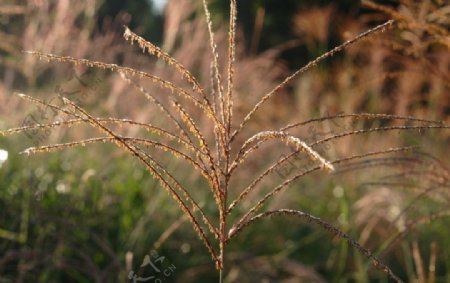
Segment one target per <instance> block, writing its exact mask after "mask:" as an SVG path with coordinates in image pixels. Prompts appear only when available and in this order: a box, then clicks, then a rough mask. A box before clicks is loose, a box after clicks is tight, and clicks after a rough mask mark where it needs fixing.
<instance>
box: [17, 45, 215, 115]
mask: <svg viewBox="0 0 450 283" xmlns="http://www.w3.org/2000/svg"><path fill="white" fill-rule="evenodd" d="M25 52H26V53H28V54H31V55H34V56H37V57H39V58H40V59H42V58H45V59H47V60H49V61H57V62H68V63H72V64H74V65H84V66H88V67H97V68H100V69H104V70H111V71H116V72H118V73H124V74H125V75H127V76H135V77H140V78H148V79H150V80H152V81H153V82H154V83H157V84H158V85H159V86H161V87H162V88H164V89H167V90H170V92H171V93H175V94H177V95H179V96H180V97H184V98H186V99H188V100H189V101H191V102H193V103H194V105H196V106H198V107H200V108H201V109H203V110H205V111H206V108H207V107H206V106H205V105H203V103H202V102H201V101H199V100H198V99H197V98H195V97H194V96H192V95H191V94H189V93H188V92H187V91H185V90H183V89H181V88H179V87H177V86H175V85H174V84H173V83H172V82H169V81H166V80H164V79H162V78H160V77H158V76H155V75H151V74H149V73H146V72H143V71H138V70H135V69H133V68H129V67H123V66H119V65H117V64H110V63H104V62H99V61H92V60H88V59H79V58H74V57H70V56H58V55H54V54H48V53H42V52H37V51H25ZM206 114H207V116H211V115H212V114H213V113H211V110H210V109H208V111H206Z"/></svg>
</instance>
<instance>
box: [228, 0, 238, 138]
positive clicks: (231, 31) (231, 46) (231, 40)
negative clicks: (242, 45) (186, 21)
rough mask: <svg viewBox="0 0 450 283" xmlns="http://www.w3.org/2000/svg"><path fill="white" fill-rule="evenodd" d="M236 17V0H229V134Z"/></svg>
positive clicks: (231, 110)
mask: <svg viewBox="0 0 450 283" xmlns="http://www.w3.org/2000/svg"><path fill="white" fill-rule="evenodd" d="M236 17H237V5H236V0H231V1H230V27H229V32H228V33H229V35H228V91H227V106H228V109H227V110H226V111H225V113H226V119H227V125H228V128H227V131H228V135H230V131H231V122H232V117H233V85H234V84H233V80H234V61H235V60H236Z"/></svg>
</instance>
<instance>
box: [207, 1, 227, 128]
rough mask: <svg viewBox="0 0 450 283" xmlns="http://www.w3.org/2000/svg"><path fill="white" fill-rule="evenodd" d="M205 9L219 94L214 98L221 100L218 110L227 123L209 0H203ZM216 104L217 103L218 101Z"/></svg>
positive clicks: (223, 120) (223, 121)
mask: <svg viewBox="0 0 450 283" xmlns="http://www.w3.org/2000/svg"><path fill="white" fill-rule="evenodd" d="M203 10H204V11H205V18H206V25H207V26H208V33H209V44H210V48H211V53H212V57H213V63H212V65H213V68H214V77H215V80H216V85H217V92H218V95H219V98H218V99H216V97H214V98H213V99H214V100H215V101H218V102H219V103H218V104H219V110H218V111H220V115H221V119H222V123H225V117H224V112H223V110H224V105H225V103H224V95H223V86H222V81H221V78H220V71H219V54H218V53H217V45H216V41H215V39H214V31H213V28H212V21H211V14H210V12H209V9H208V3H207V0H203ZM215 104H216V105H217V102H216V103H215Z"/></svg>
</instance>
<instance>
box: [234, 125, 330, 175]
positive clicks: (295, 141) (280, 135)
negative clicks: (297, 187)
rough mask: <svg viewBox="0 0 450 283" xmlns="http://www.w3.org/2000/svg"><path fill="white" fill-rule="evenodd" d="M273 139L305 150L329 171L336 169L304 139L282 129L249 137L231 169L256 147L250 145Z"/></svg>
mask: <svg viewBox="0 0 450 283" xmlns="http://www.w3.org/2000/svg"><path fill="white" fill-rule="evenodd" d="M271 139H279V140H282V141H284V142H286V143H287V144H288V145H293V146H295V148H296V149H297V150H298V151H303V152H305V153H306V154H307V155H308V156H309V157H310V158H311V159H312V160H314V161H319V162H320V163H321V164H322V167H323V169H325V170H328V171H334V167H333V165H331V164H330V162H328V161H327V160H326V159H325V158H323V157H322V156H320V154H319V153H317V151H315V150H313V149H312V148H311V147H310V146H308V145H307V144H306V143H305V142H304V141H302V140H300V139H299V138H297V137H294V136H292V135H290V134H288V133H285V132H281V131H266V132H261V133H258V134H256V135H254V136H253V137H251V138H250V139H248V140H247V141H246V142H245V143H244V145H243V146H242V147H241V149H240V150H239V153H238V154H237V157H236V158H235V161H234V162H233V165H232V166H231V170H233V169H234V168H235V167H236V166H238V164H239V163H241V162H242V161H243V160H244V159H245V157H246V156H247V155H248V154H249V153H251V152H252V151H253V150H254V149H255V148H254V147H251V148H250V149H248V147H249V145H251V144H253V143H254V142H257V141H266V140H271Z"/></svg>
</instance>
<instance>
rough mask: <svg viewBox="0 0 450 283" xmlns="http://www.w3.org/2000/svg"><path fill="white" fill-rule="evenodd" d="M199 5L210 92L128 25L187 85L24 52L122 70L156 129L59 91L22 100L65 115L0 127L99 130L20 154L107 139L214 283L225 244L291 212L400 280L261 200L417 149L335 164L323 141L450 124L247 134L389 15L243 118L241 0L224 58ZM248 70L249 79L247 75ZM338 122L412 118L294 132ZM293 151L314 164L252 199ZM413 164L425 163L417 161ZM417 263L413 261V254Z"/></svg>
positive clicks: (133, 37)
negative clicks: (254, 159)
mask: <svg viewBox="0 0 450 283" xmlns="http://www.w3.org/2000/svg"><path fill="white" fill-rule="evenodd" d="M202 5H203V10H204V14H205V20H206V21H205V25H206V27H207V29H208V34H209V39H210V40H209V48H210V52H211V55H210V57H211V58H212V60H211V61H212V68H211V69H212V72H211V81H212V84H211V85H212V88H211V89H210V90H209V91H208V90H207V88H206V87H204V86H202V85H201V83H200V79H197V77H196V75H195V74H194V73H193V72H191V71H189V70H188V69H187V68H186V67H184V65H183V64H182V63H181V62H179V61H178V60H177V59H175V58H173V57H172V56H170V55H169V54H168V53H166V52H165V51H163V50H162V49H161V48H159V47H157V46H156V45H154V44H152V43H151V42H148V41H147V40H145V39H144V38H142V37H140V36H139V35H137V34H136V33H134V32H133V31H131V30H130V29H129V28H128V27H125V31H124V34H123V36H124V38H125V40H126V41H128V42H129V43H130V44H133V43H137V45H138V47H139V48H140V49H141V51H142V52H144V53H148V54H149V55H151V56H156V57H157V58H159V60H161V61H163V62H164V63H166V64H167V65H168V66H167V68H169V69H170V70H171V71H172V72H176V73H178V74H179V75H180V76H181V77H182V79H183V80H184V81H185V84H184V85H178V84H177V83H176V82H172V81H171V80H167V79H164V78H162V77H161V76H158V75H155V74H152V73H149V72H145V71H141V70H137V69H134V68H131V67H125V66H120V65H117V64H114V63H106V62H102V61H94V60H90V59H81V58H75V57H71V56H61V55H55V54H52V53H45V52H42V51H26V53H27V54H30V55H32V56H35V57H38V58H40V59H43V60H47V61H49V62H57V63H70V64H73V65H75V66H78V65H83V66H86V67H91V68H100V69H105V70H110V71H111V72H114V73H117V74H120V77H121V78H122V79H123V80H124V81H125V82H126V83H128V84H129V85H130V86H131V87H133V88H134V89H135V90H136V91H138V92H140V93H141V94H142V95H143V96H144V97H145V98H146V99H147V100H148V102H149V103H150V104H152V105H155V106H156V109H158V111H159V113H160V115H161V116H162V117H163V118H164V126H157V125H155V124H153V123H152V122H140V121H137V120H132V119H122V118H112V117H108V118H103V117H96V116H94V114H91V113H89V112H88V111H87V110H86V109H85V108H84V107H82V106H81V105H77V104H76V103H74V102H73V101H71V100H70V99H68V98H67V97H59V98H60V100H59V103H48V102H46V101H44V100H41V99H37V98H33V97H31V96H28V95H25V94H18V96H19V97H20V98H22V99H24V100H26V101H28V102H31V103H33V104H37V105H40V106H45V107H49V108H51V109H53V110H54V111H56V112H58V113H61V114H63V115H65V116H66V117H67V119H65V120H64V121H55V122H53V123H48V124H38V125H33V126H24V127H18V128H12V129H9V130H6V131H2V132H1V134H2V135H11V134H17V133H23V132H26V131H29V130H45V129H49V128H61V127H62V128H69V127H70V128H72V127H75V126H79V125H89V126H91V127H92V128H93V129H95V130H96V131H97V132H98V134H99V136H95V137H90V138H86V139H82V140H76V141H71V142H66V143H57V144H50V145H44V146H37V147H30V148H28V149H26V150H24V151H23V153H25V154H33V153H40V152H49V151H55V150H56V151H59V150H63V149H67V148H74V147H80V146H87V145H91V144H99V143H112V144H115V145H117V146H118V147H120V148H121V149H123V150H125V151H126V152H128V153H129V154H130V155H131V156H133V158H135V159H136V160H138V161H139V162H140V163H141V164H142V165H143V166H144V167H145V168H146V170H147V171H148V172H149V173H151V175H152V176H153V178H154V179H155V180H157V181H158V182H159V183H160V185H161V187H162V188H163V189H165V190H166V191H167V193H168V194H169V195H170V196H171V197H172V198H173V199H174V201H175V202H176V203H177V205H178V207H179V208H180V210H181V211H182V212H183V214H184V216H185V217H186V218H187V219H188V220H189V222H190V224H191V226H192V228H193V229H194V230H195V232H196V233H197V235H198V237H199V239H200V241H201V242H202V243H203V245H204V246H205V248H206V250H207V251H208V253H209V255H210V257H211V260H212V261H213V262H214V264H215V266H216V268H217V270H219V271H220V281H222V278H223V271H224V270H225V269H226V261H227V260H226V255H227V253H226V252H227V246H228V245H229V244H230V242H231V241H232V240H233V239H234V238H235V237H236V236H238V235H239V233H241V232H242V231H244V230H246V229H247V228H248V227H250V226H251V225H252V224H253V223H255V222H256V221H257V220H262V219H266V218H269V217H272V216H277V215H281V216H294V217H298V218H300V219H303V220H305V221H307V222H311V223H313V224H315V225H317V226H318V227H320V228H322V229H324V230H326V231H328V232H330V234H331V236H332V237H338V238H341V239H343V240H344V241H346V242H347V243H348V244H349V245H350V246H352V247H354V248H355V249H356V251H358V252H359V253H361V254H362V255H363V256H364V257H366V258H368V259H369V260H370V262H371V264H372V265H373V266H374V267H376V268H378V269H379V270H381V271H383V272H384V273H385V274H386V275H387V276H388V277H389V278H391V279H392V280H394V281H396V282H402V280H401V279H400V278H399V277H398V276H397V275H396V274H395V273H394V272H393V271H392V270H391V269H390V268H389V267H388V266H387V265H386V264H385V263H383V261H382V260H381V259H380V258H379V257H378V256H377V255H375V254H374V253H372V252H371V251H370V250H369V249H367V248H365V247H364V246H363V245H362V244H361V243H359V242H358V241H357V240H356V239H354V238H353V237H351V236H350V235H349V234H348V233H345V232H344V231H342V230H340V229H339V228H338V227H336V226H335V225H333V224H331V223H329V222H327V221H325V220H323V219H321V218H319V217H317V216H314V215H312V214H310V213H308V212H306V211H302V210H293V209H275V210H270V209H267V205H268V203H269V202H270V201H271V200H273V199H274V197H275V196H277V195H278V194H279V193H280V192H281V191H283V190H285V189H287V187H289V186H290V185H292V184H293V183H294V182H296V181H298V180H299V179H301V178H303V177H305V176H307V175H309V174H312V173H314V172H321V173H322V174H329V173H330V172H336V171H337V172H343V171H345V170H356V169H358V168H365V169H367V168H370V167H371V166H373V165H372V164H370V162H373V160H374V159H373V158H374V157H378V156H385V155H387V156H390V155H392V154H398V153H405V152H410V151H412V150H414V148H412V147H409V146H404V147H395V148H383V149H378V150H373V151H369V152H366V153H362V154H352V155H348V156H344V157H339V158H336V159H333V160H332V159H330V158H328V157H327V156H325V155H324V154H322V153H321V152H320V151H319V150H318V147H319V146H321V145H323V144H326V143H330V142H335V141H338V140H340V139H343V138H345V137H349V136H359V135H369V134H370V133H381V135H382V134H383V133H386V132H391V131H414V130H431V129H448V128H450V126H448V125H447V124H445V123H443V122H439V121H434V120H431V119H419V118H414V117H409V116H401V115H388V114H379V113H353V114H341V115H331V116H327V117H323V118H318V119H310V120H307V121H303V122H296V123H290V124H287V125H285V126H283V127H281V128H278V129H273V128H268V127H265V125H259V126H261V129H259V131H258V132H257V133H252V131H249V130H248V128H249V126H248V125H249V124H250V123H251V122H252V121H253V120H254V119H255V115H256V113H257V112H258V111H262V110H261V109H262V107H263V105H264V104H266V103H269V102H270V100H271V98H272V97H274V96H276V95H277V94H278V93H279V92H280V91H281V90H282V89H284V88H286V87H287V86H288V85H289V84H290V83H291V82H292V81H294V80H296V79H298V78H299V77H300V76H301V75H303V74H304V73H305V72H307V71H308V70H310V69H311V68H313V67H314V66H317V65H318V64H319V63H321V62H322V61H324V60H326V59H327V58H329V57H331V56H333V55H335V54H336V53H338V52H341V51H343V50H344V49H347V48H350V47H351V46H352V45H354V44H356V43H358V42H360V41H363V40H365V39H367V38H370V37H373V36H374V35H375V34H376V33H380V32H382V31H385V30H387V29H389V28H391V27H392V26H393V25H395V24H396V23H395V22H394V21H393V20H389V21H387V22H385V23H383V24H380V25H377V26H375V27H374V28H372V29H369V30H367V31H365V32H362V33H360V34H359V35H357V36H355V37H354V38H352V39H350V40H348V41H345V42H344V43H342V44H341V45H339V46H337V47H335V48H333V49H331V50H330V51H328V52H326V53H324V54H323V55H321V56H319V57H318V58H316V59H315V60H312V61H311V62H309V63H308V64H306V65H305V66H304V67H302V68H300V69H299V70H297V71H296V72H294V73H293V74H291V75H290V76H288V77H287V78H285V79H284V80H283V81H282V82H281V83H279V84H278V85H276V86H275V87H273V88H272V89H271V90H270V91H268V92H267V93H265V94H263V95H262V97H261V98H259V100H258V101H257V102H256V103H255V104H254V105H252V106H251V107H250V110H249V111H248V112H247V113H245V115H244V117H243V118H242V119H237V118H236V115H235V114H236V111H235V110H236V106H235V105H236V103H235V102H236V100H237V99H238V97H239V93H237V92H236V90H235V82H236V80H237V78H236V70H235V68H236V56H237V55H236V41H237V40H236V19H237V4H236V1H235V0H231V1H230V15H229V27H228V40H227V41H228V45H227V54H223V55H222V54H219V52H218V46H217V43H216V35H215V33H214V30H213V23H212V18H211V14H210V12H209V8H208V1H206V0H203V1H202ZM222 61H225V62H226V65H225V68H223V67H222V65H220V62H222ZM222 69H225V70H226V71H225V74H223V73H222V71H221V70H222ZM249 76H251V73H250V74H249ZM139 80H142V81H151V82H152V83H154V84H155V85H157V86H158V87H159V88H160V90H161V91H165V92H166V93H167V95H166V96H163V97H161V96H160V95H156V94H155V93H154V92H150V91H148V90H146V89H145V88H144V87H143V86H142V84H140V83H139ZM186 85H187V86H186ZM341 119H347V120H350V119H352V120H354V121H371V120H388V121H400V122H405V123H409V124H404V125H387V126H378V127H377V126H373V127H368V128H362V129H350V130H345V131H341V132H339V133H331V134H329V135H328V136H326V137H324V138H322V139H320V140H317V141H314V142H311V143H308V142H306V141H305V140H303V139H302V138H301V137H300V136H297V135H295V134H294V133H293V131H295V130H299V129H302V128H304V127H306V126H309V125H311V124H313V123H321V122H324V121H335V120H341ZM205 120H206V121H207V122H206V123H205V122H204V121H205ZM205 124H206V126H205ZM120 127H124V128H125V127H134V128H137V129H139V130H142V132H146V133H149V134H147V135H144V136H142V137H136V136H127V135H123V134H122V133H121V131H120V130H119V128H120ZM247 130H248V131H247ZM271 144H282V145H285V146H286V149H287V150H292V149H293V150H292V151H291V153H290V154H289V155H287V156H283V155H282V154H283V152H284V151H282V150H279V153H278V152H275V153H274V152H273V151H272V152H271V153H272V154H275V155H278V156H277V158H276V160H275V161H272V163H269V164H268V166H267V167H266V168H265V169H263V171H262V173H260V174H259V175H256V176H246V178H247V179H250V178H254V179H252V181H251V182H250V183H249V185H247V186H245V185H244V186H243V184H236V182H234V183H233V181H234V180H235V179H236V175H237V174H238V173H239V172H240V171H243V170H245V165H246V162H248V161H249V159H250V156H254V155H258V154H259V156H261V157H260V158H264V155H263V154H264V151H267V147H265V146H266V145H271ZM160 152H164V153H165V154H166V155H168V156H171V157H174V158H177V159H181V160H182V161H181V160H180V162H185V163H183V164H186V166H188V167H189V168H190V169H191V170H192V172H196V173H197V174H199V176H201V177H202V178H203V180H204V182H205V183H206V184H207V185H208V188H209V195H208V196H209V198H208V200H207V201H208V202H211V203H214V205H215V210H214V211H209V210H207V209H205V208H204V207H203V206H202V205H200V202H201V200H198V199H196V198H195V196H196V192H195V188H192V187H189V186H188V184H185V182H184V181H183V180H180V179H179V178H178V177H177V176H176V174H175V173H174V172H171V168H170V166H168V165H167V164H165V163H164V160H163V159H162V158H160ZM299 154H301V156H303V157H304V158H305V159H308V160H310V162H311V163H310V164H312V165H311V166H309V167H305V168H304V169H303V170H302V171H300V172H294V173H293V174H291V175H289V176H285V177H283V178H284V179H283V180H282V181H281V182H280V184H279V185H277V186H275V187H274V188H273V189H272V190H270V191H269V192H267V193H266V194H263V195H262V196H259V197H258V198H257V199H254V195H252V197H250V196H251V194H250V193H251V192H253V191H254V190H255V189H256V188H257V187H258V186H260V185H261V184H262V181H263V180H264V179H266V178H268V176H270V175H273V174H275V173H276V170H277V169H279V168H280V167H281V166H283V165H285V164H286V163H287V162H288V161H289V160H292V159H293V158H294V157H295V156H299ZM419 160H422V159H420V158H419ZM388 161H398V160H396V159H395V158H394V157H386V158H385V159H383V162H388ZM408 162H411V160H408ZM266 163H268V162H266ZM265 165H267V164H265ZM419 172H421V173H423V174H424V175H427V174H426V172H427V171H424V170H420V171H419ZM415 173H416V172H404V173H403V175H402V176H401V177H404V176H410V175H414V174H415ZM433 178H435V177H433ZM427 194H428V193H427ZM243 201H247V202H248V203H251V205H250V207H249V208H246V207H243V206H241V207H240V204H242V202H243ZM238 208H239V209H238ZM419 222H420V221H419ZM410 225H413V224H410ZM411 227H412V226H411ZM403 231H405V230H403ZM403 231H402V232H403ZM417 260H419V259H418V257H417ZM421 276H423V275H421Z"/></svg>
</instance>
